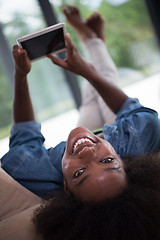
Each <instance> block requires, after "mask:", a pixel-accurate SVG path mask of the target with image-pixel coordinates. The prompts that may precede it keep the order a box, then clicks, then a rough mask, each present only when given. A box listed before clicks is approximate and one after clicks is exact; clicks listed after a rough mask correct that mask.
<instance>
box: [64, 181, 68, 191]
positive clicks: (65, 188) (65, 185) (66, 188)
mask: <svg viewBox="0 0 160 240" xmlns="http://www.w3.org/2000/svg"><path fill="white" fill-rule="evenodd" d="M63 184H64V191H65V193H67V192H68V183H67V180H66V179H64V180H63Z"/></svg>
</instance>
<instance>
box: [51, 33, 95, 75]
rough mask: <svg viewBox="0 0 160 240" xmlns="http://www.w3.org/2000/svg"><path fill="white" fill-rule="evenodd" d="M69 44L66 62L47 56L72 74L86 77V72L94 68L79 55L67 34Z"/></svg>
mask: <svg viewBox="0 0 160 240" xmlns="http://www.w3.org/2000/svg"><path fill="white" fill-rule="evenodd" d="M66 43H67V58H66V59H65V60H62V59H59V58H56V57H54V56H53V55H51V54H49V55H47V57H48V58H50V59H51V60H52V62H53V63H54V64H56V65H58V66H60V67H62V68H64V69H66V70H68V71H70V72H73V73H76V74H78V75H82V76H84V75H85V74H86V71H87V72H88V71H89V70H90V69H92V68H93V66H92V65H91V64H90V63H88V62H87V61H85V60H84V59H83V58H82V57H81V55H80V54H79V52H78V50H77V48H76V47H75V46H74V44H73V43H72V42H71V39H70V36H69V33H67V34H66Z"/></svg>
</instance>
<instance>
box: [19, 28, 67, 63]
mask: <svg viewBox="0 0 160 240" xmlns="http://www.w3.org/2000/svg"><path fill="white" fill-rule="evenodd" d="M21 45H22V47H23V48H24V49H26V51H27V54H28V57H29V59H30V60H35V59H37V58H40V57H42V56H45V55H47V54H49V53H53V52H56V51H59V50H61V49H64V48H65V47H66V46H65V40H64V33H63V28H59V29H56V30H53V31H51V32H47V33H44V34H43V35H40V36H36V37H33V38H31V39H28V40H25V41H22V42H21Z"/></svg>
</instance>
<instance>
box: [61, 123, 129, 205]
mask: <svg viewBox="0 0 160 240" xmlns="http://www.w3.org/2000/svg"><path fill="white" fill-rule="evenodd" d="M62 170H63V175H64V179H65V180H64V188H65V190H66V191H67V190H69V191H71V192H72V193H73V194H74V196H75V197H77V198H79V199H81V200H82V201H94V202H97V201H101V200H104V199H107V198H111V197H114V196H115V195H117V194H118V193H120V192H121V190H122V189H123V188H124V187H125V186H126V184H127V181H126V175H125V171H124V167H123V162H122V160H121V159H120V157H119V156H118V155H117V153H116V152H115V150H114V148H113V147H112V146H111V144H110V143H109V142H108V141H106V140H103V139H101V138H99V137H97V136H95V135H94V134H93V133H92V132H90V131H89V130H88V129H86V128H83V127H78V128H76V129H74V130H72V131H71V133H70V134H69V137H68V140H67V146H66V150H65V153H64V156H63V159H62Z"/></svg>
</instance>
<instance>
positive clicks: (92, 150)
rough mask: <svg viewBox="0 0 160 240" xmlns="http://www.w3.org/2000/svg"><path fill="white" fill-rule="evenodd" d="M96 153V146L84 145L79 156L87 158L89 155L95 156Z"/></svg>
mask: <svg viewBox="0 0 160 240" xmlns="http://www.w3.org/2000/svg"><path fill="white" fill-rule="evenodd" d="M95 155H96V151H95V148H94V147H87V146H86V147H84V148H83V149H82V150H81V151H80V152H79V153H78V156H79V158H87V159H89V157H92V158H93V157H94V156H95Z"/></svg>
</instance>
